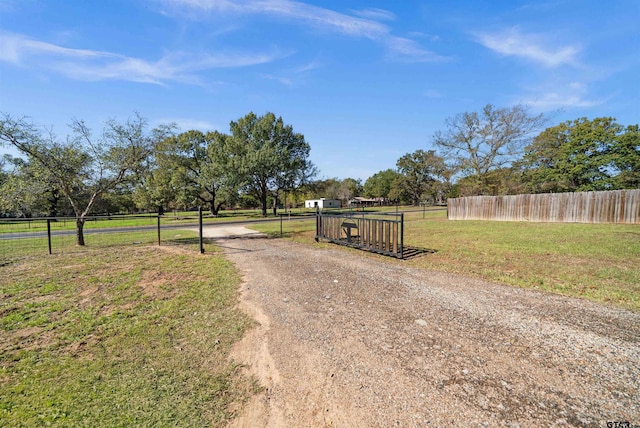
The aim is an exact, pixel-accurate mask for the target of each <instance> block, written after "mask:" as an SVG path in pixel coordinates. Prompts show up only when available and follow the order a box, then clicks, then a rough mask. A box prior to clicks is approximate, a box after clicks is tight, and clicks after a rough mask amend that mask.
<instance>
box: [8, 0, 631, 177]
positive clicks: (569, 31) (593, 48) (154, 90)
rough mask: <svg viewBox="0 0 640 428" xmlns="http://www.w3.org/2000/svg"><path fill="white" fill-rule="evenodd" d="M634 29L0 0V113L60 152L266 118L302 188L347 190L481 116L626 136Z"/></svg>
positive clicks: (441, 7)
mask: <svg viewBox="0 0 640 428" xmlns="http://www.w3.org/2000/svg"><path fill="white" fill-rule="evenodd" d="M638 22H640V1H638V0H615V1H610V2H603V1H601V0H598V1H592V0H566V1H563V0H556V1H544V0H538V1H498V0H496V1H482V0H478V1H412V0H402V1H400V0H380V1H375V0H373V1H304V2H303V1H291V0H235V1H233V0H100V1H86V0H64V1H62V0H60V1H56V0H0V111H2V112H4V113H9V114H11V115H13V116H29V117H31V118H32V119H33V121H34V122H36V123H38V124H41V125H46V126H51V127H53V131H54V132H55V133H56V134H57V135H59V136H60V137H62V138H64V136H66V135H67V134H68V132H69V128H68V127H67V124H68V123H69V122H70V120H71V119H72V118H78V119H84V120H85V121H86V122H87V123H88V124H89V125H90V126H92V127H93V128H94V129H95V130H100V129H101V127H102V124H103V123H104V121H105V120H107V119H109V118H116V119H120V120H124V119H126V118H127V117H129V116H131V115H133V113H134V112H139V113H140V114H141V115H142V116H144V117H146V118H147V119H148V120H149V123H150V124H151V125H152V126H156V125H158V124H161V123H168V122H175V123H177V124H178V125H179V126H180V127H181V129H182V130H184V131H186V130H189V129H200V130H203V131H206V130H219V131H221V132H228V131H229V122H230V121H231V120H237V119H238V118H240V117H242V116H244V115H245V114H247V113H248V112H250V111H253V112H255V113H257V114H264V113H266V112H267V111H272V112H274V113H275V114H276V115H279V116H282V117H283V119H284V121H285V123H288V124H291V125H292V126H293V128H294V130H295V131H296V132H300V133H302V134H304V135H305V138H306V140H307V141H308V142H309V144H310V145H311V159H312V161H313V162H314V163H315V164H316V165H317V166H318V168H319V170H320V175H319V178H331V177H338V178H346V177H353V178H360V179H362V180H363V181H364V180H366V178H367V177H369V176H371V175H373V174H374V173H376V172H378V171H380V170H384V169H387V168H394V167H395V163H396V160H397V159H398V158H399V157H401V156H402V155H404V154H405V153H409V152H413V151H415V150H417V149H425V150H427V149H431V148H433V147H432V137H433V134H434V132H435V131H437V130H440V129H444V126H445V119H446V118H448V117H452V116H454V115H456V114H457V113H461V112H465V111H478V110H480V109H481V108H482V107H483V106H484V105H485V104H487V103H491V104H494V105H496V106H498V107H508V106H512V105H514V104H527V105H529V106H530V107H531V108H532V112H544V113H549V114H551V115H552V116H553V119H552V120H551V122H550V125H555V124H557V123H560V122H561V121H564V120H570V119H577V118H580V117H587V118H595V117H601V116H613V117H615V118H617V119H618V122H619V123H621V124H623V125H630V124H636V123H638V122H640V25H639V24H638ZM3 151H4V152H6V149H4V148H0V153H2V152H3Z"/></svg>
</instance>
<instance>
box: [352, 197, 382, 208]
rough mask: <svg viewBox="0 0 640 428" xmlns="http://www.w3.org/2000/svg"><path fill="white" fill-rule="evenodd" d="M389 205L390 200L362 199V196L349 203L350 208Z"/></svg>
mask: <svg viewBox="0 0 640 428" xmlns="http://www.w3.org/2000/svg"><path fill="white" fill-rule="evenodd" d="M382 205H389V199H387V198H362V197H360V196H356V197H355V198H353V199H351V200H350V201H349V206H350V207H356V208H359V207H375V206H382Z"/></svg>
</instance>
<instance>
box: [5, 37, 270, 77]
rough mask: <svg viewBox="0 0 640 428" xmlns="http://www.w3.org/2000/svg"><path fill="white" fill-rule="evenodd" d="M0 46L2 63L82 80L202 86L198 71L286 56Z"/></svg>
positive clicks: (14, 42) (10, 42)
mask: <svg viewBox="0 0 640 428" xmlns="http://www.w3.org/2000/svg"><path fill="white" fill-rule="evenodd" d="M0 35H1V36H2V44H1V45H0V61H5V62H10V63H13V64H16V65H22V66H33V67H37V68H40V69H48V70H51V71H55V72H57V73H59V74H62V75H64V76H67V77H69V78H72V79H79V80H88V81H95V80H126V81H133V82H142V83H153V84H165V83H167V82H171V81H174V82H182V83H189V84H200V79H199V77H198V75H197V72H199V71H203V70H209V69H215V68H235V67H246V66H251V65H257V64H264V63H268V62H271V61H273V60H275V59H276V58H279V57H281V56H283V55H282V54H280V53H278V52H272V53H257V54H251V53H244V54H243V53H230V54H226V53H220V54H217V55H213V54H199V55H194V54H190V53H170V54H167V55H164V56H163V57H162V58H160V59H159V60H157V61H148V60H146V59H142V58H134V57H128V56H125V55H120V54H115V53H111V52H103V51H95V50H87V49H73V48H66V47H62V46H58V45H54V44H51V43H47V42H42V41H38V40H33V39H30V38H28V37H26V36H23V35H20V34H13V33H6V32H3V33H2V34H0Z"/></svg>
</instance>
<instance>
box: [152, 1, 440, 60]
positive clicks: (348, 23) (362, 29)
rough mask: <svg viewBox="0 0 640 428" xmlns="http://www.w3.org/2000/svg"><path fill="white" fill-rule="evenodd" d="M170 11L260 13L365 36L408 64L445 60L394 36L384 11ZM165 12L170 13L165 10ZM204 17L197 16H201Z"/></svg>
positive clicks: (249, 7) (180, 7)
mask: <svg viewBox="0 0 640 428" xmlns="http://www.w3.org/2000/svg"><path fill="white" fill-rule="evenodd" d="M163 4H164V5H165V7H167V8H168V9H171V10H173V11H174V12H177V13H190V12H194V11H200V12H202V11H204V12H218V13H236V14H261V15H273V16H277V17H280V18H289V19H291V20H292V21H294V22H296V23H304V24H306V25H310V26H314V27H316V28H320V29H323V30H326V31H332V32H338V33H341V34H344V35H347V36H352V37H363V38H367V39H370V40H373V41H376V42H379V43H381V44H382V45H384V46H386V47H387V49H389V50H390V52H391V53H392V55H391V57H393V58H394V59H402V60H405V61H417V62H424V61H440V60H442V59H443V57H441V56H440V55H436V54H434V53H432V52H430V51H428V50H425V49H423V48H421V47H420V46H419V44H418V43H417V42H415V41H412V40H409V39H405V38H401V37H397V36H394V35H393V34H392V33H391V30H390V29H389V27H388V26H387V25H385V24H382V23H380V22H377V21H375V19H378V20H379V19H386V20H389V19H392V18H395V16H394V15H393V14H391V13H390V12H387V11H385V10H382V9H365V10H364V11H359V12H355V13H356V14H357V15H358V16H351V15H346V14H343V13H339V12H335V11H333V10H330V9H326V8H322V7H318V6H314V5H310V4H306V3H302V2H299V1H293V0H237V1H234V2H231V1H227V0H164V1H163ZM165 13H167V11H166V10H165ZM200 15H201V14H198V16H200Z"/></svg>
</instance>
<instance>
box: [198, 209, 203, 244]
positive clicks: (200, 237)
mask: <svg viewBox="0 0 640 428" xmlns="http://www.w3.org/2000/svg"><path fill="white" fill-rule="evenodd" d="M198 232H199V233H198V235H199V240H200V254H204V243H203V242H202V206H199V207H198Z"/></svg>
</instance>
